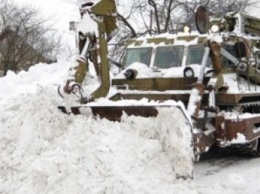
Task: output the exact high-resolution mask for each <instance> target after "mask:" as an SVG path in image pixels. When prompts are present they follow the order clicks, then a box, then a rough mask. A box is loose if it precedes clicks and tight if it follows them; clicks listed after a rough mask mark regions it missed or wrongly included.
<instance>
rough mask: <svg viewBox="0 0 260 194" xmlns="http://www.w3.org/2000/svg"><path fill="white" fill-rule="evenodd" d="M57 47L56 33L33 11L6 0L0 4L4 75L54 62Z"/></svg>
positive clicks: (1, 53)
mask: <svg viewBox="0 0 260 194" xmlns="http://www.w3.org/2000/svg"><path fill="white" fill-rule="evenodd" d="M59 47H60V38H59V37H57V36H56V31H55V30H53V29H52V28H51V26H50V25H48V24H47V19H42V18H40V16H39V12H38V11H37V10H35V9H32V8H28V7H18V6H17V5H15V4H14V3H12V2H11V1H8V0H5V1H3V2H1V3H0V67H1V69H2V70H3V71H4V75H6V72H7V71H8V70H13V71H15V72H18V71H20V70H22V69H23V70H27V69H28V68H29V67H30V66H32V65H34V64H36V63H39V62H48V61H50V60H54V57H53V56H54V55H56V54H57V51H58V50H59V49H57V48H59Z"/></svg>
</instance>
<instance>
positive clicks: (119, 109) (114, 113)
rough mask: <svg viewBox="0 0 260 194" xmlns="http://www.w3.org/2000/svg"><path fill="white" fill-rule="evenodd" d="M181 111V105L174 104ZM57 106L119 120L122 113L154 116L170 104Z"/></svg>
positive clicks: (69, 111) (65, 109)
mask: <svg viewBox="0 0 260 194" xmlns="http://www.w3.org/2000/svg"><path fill="white" fill-rule="evenodd" d="M176 107H177V108H178V109H180V110H181V111H183V110H182V109H181V107H178V106H176ZM58 108H59V109H60V110H61V111H62V112H63V113H67V114H70V113H72V114H74V115H78V114H82V115H89V114H90V113H91V114H92V115H94V116H98V117H100V118H102V119H103V118H105V119H108V120H110V121H120V119H121V117H122V115H123V113H125V114H126V115H128V116H141V117H156V116H157V115H158V109H161V108H170V106H88V105H84V106H72V107H69V108H68V107H66V106H58Z"/></svg>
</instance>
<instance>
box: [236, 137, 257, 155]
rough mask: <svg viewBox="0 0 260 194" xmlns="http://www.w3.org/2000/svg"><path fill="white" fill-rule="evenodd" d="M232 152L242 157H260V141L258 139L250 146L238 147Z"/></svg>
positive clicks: (249, 144)
mask: <svg viewBox="0 0 260 194" xmlns="http://www.w3.org/2000/svg"><path fill="white" fill-rule="evenodd" d="M232 150H234V151H235V152H236V153H237V154H238V155H241V156H245V157H260V139H257V140H255V141H253V142H251V143H248V144H243V145H236V146H234V147H233V149H232Z"/></svg>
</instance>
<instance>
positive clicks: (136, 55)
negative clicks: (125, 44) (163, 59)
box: [124, 47, 153, 67]
mask: <svg viewBox="0 0 260 194" xmlns="http://www.w3.org/2000/svg"><path fill="white" fill-rule="evenodd" d="M152 50H153V48H152V47H147V48H129V49H127V51H126V55H125V60H124V66H125V67H127V66H129V65H131V64H133V63H135V62H139V63H144V64H146V65H147V66H149V65H150V61H151V55H152Z"/></svg>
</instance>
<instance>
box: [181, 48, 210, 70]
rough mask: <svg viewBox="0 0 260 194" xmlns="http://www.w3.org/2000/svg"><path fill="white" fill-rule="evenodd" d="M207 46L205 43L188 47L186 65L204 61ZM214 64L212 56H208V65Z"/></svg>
mask: <svg viewBox="0 0 260 194" xmlns="http://www.w3.org/2000/svg"><path fill="white" fill-rule="evenodd" d="M204 51H205V47H204V46H203V45H190V46H189V47H188V54H187V61H186V65H200V64H201V63H202V59H203V55H204ZM211 65H212V62H211V58H210V57H209V58H208V61H207V67H210V66H211Z"/></svg>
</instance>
